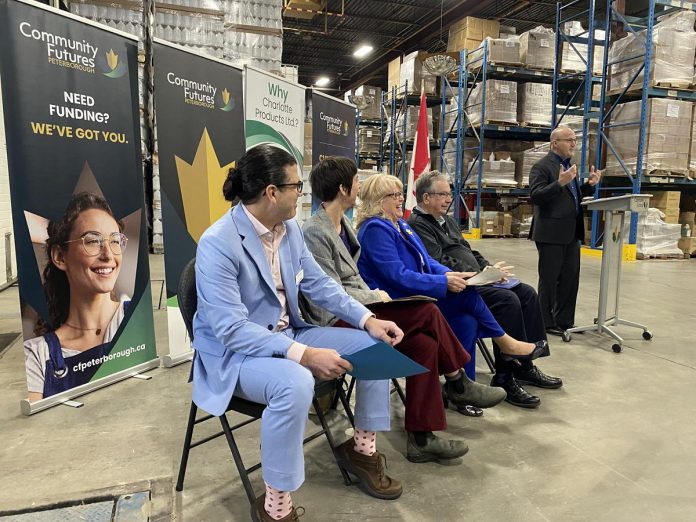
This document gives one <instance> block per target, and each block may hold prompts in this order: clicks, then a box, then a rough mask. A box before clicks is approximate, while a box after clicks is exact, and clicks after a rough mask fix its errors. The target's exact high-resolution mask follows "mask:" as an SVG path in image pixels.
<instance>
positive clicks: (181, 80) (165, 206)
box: [154, 40, 245, 366]
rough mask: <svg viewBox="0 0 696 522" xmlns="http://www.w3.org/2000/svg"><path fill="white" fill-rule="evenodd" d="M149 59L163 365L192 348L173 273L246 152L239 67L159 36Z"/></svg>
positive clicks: (221, 207)
mask: <svg viewBox="0 0 696 522" xmlns="http://www.w3.org/2000/svg"><path fill="white" fill-rule="evenodd" d="M154 61H155V110H156V119H157V140H158V151H159V171H160V184H161V188H162V212H163V216H162V217H163V220H162V224H163V227H164V252H165V254H164V261H165V277H166V285H167V316H168V325H169V346H170V350H171V351H170V353H169V355H167V356H165V357H164V364H165V366H172V365H174V364H176V363H178V362H182V361H183V360H186V359H188V358H189V357H190V356H191V354H192V352H191V342H190V339H188V336H187V333H186V327H185V325H184V321H183V319H182V317H181V313H180V312H179V308H178V302H177V298H176V294H177V287H178V283H179V277H180V276H181V272H182V271H183V269H184V267H185V266H186V264H187V263H188V262H189V261H190V260H191V259H193V258H194V257H195V255H196V246H197V245H198V240H199V239H200V237H201V235H202V234H203V232H204V231H205V229H206V228H208V227H209V226H210V225H211V224H212V223H214V222H215V221H216V220H217V219H218V218H220V217H221V216H222V215H223V214H224V213H225V212H227V211H228V210H229V209H230V203H229V202H228V201H225V198H224V197H223V195H222V185H223V183H224V181H225V178H226V177H227V173H228V172H229V169H230V167H233V166H234V164H235V161H236V160H237V159H239V158H240V157H241V156H242V154H244V150H245V144H244V104H243V103H242V70H241V69H238V68H236V67H233V66H232V65H230V64H228V63H226V62H223V61H220V60H217V59H215V58H210V57H205V56H202V55H199V54H195V53H192V52H189V51H186V50H184V49H182V48H180V47H177V46H175V45H172V44H169V43H167V42H165V41H163V40H156V41H155V48H154Z"/></svg>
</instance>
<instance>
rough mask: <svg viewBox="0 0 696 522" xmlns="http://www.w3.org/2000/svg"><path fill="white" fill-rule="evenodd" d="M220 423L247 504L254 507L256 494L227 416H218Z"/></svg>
mask: <svg viewBox="0 0 696 522" xmlns="http://www.w3.org/2000/svg"><path fill="white" fill-rule="evenodd" d="M219 418H220V424H222V430H223V431H224V432H225V438H226V439H227V444H229V446H230V451H231V452H232V457H233V458H234V463H235V464H236V466H237V470H238V471H239V478H240V479H242V485H243V486H244V491H245V492H246V495H247V498H248V499H249V504H250V505H251V507H252V508H253V507H254V503H255V502H256V494H255V493H254V488H252V487H251V481H250V480H249V474H248V473H247V470H246V467H245V466H244V462H243V461H242V456H241V454H240V453H239V448H238V447H237V442H236V441H235V440H234V436H233V435H232V430H231V429H230V424H229V422H227V417H226V416H225V415H224V414H223V415H221V416H220V417H219Z"/></svg>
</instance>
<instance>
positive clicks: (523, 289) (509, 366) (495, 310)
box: [477, 283, 546, 375]
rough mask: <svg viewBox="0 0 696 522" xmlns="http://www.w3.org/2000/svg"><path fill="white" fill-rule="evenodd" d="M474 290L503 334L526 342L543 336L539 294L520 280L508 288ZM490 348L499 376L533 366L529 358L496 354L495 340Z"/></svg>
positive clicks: (534, 340)
mask: <svg viewBox="0 0 696 522" xmlns="http://www.w3.org/2000/svg"><path fill="white" fill-rule="evenodd" d="M477 290H478V293H479V295H480V296H481V299H483V302H484V303H486V305H487V306H488V308H489V309H490V311H491V313H492V314H493V317H495V320H496V321H498V324H500V326H501V327H502V328H503V330H505V333H507V334H509V335H511V336H512V337H514V338H515V339H517V340H519V341H526V342H530V343H534V342H537V341H543V340H545V339H546V328H545V327H544V320H543V318H542V316H541V306H540V304H539V296H538V295H537V293H536V291H535V290H534V288H532V287H531V286H529V285H527V284H524V283H520V284H519V285H517V286H515V287H513V288H509V289H507V288H496V287H494V286H479V287H477ZM493 351H494V354H495V370H496V373H497V374H499V375H501V374H509V373H515V371H524V370H531V369H532V367H533V366H534V365H533V363H532V361H524V362H522V361H520V362H516V361H511V362H506V361H504V360H503V358H502V357H501V356H500V349H499V348H498V346H497V345H496V344H495V343H493Z"/></svg>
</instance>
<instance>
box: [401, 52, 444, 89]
mask: <svg viewBox="0 0 696 522" xmlns="http://www.w3.org/2000/svg"><path fill="white" fill-rule="evenodd" d="M420 52H421V51H415V52H412V53H411V54H407V55H406V56H404V61H403V62H402V63H401V71H400V73H399V84H400V85H404V84H405V83H406V82H408V92H409V93H413V94H420V92H421V85H422V86H423V90H424V91H425V94H435V93H436V92H437V76H435V75H434V74H431V73H429V72H428V71H427V70H426V69H425V67H423V62H422V61H421V60H419V59H418V54H419V53H420Z"/></svg>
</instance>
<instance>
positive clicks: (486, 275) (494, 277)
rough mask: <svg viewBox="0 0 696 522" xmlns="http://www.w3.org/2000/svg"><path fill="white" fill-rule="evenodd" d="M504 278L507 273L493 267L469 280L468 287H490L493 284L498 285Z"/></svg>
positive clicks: (485, 269) (467, 281)
mask: <svg viewBox="0 0 696 522" xmlns="http://www.w3.org/2000/svg"><path fill="white" fill-rule="evenodd" d="M503 277H505V272H503V271H502V270H498V269H497V268H494V267H492V266H487V267H486V268H484V269H483V270H481V271H480V272H479V273H478V274H476V275H475V276H473V277H470V278H469V279H467V280H466V284H467V286H480V285H489V284H491V283H497V282H498V281H500V280H501V279H502V278H503Z"/></svg>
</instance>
